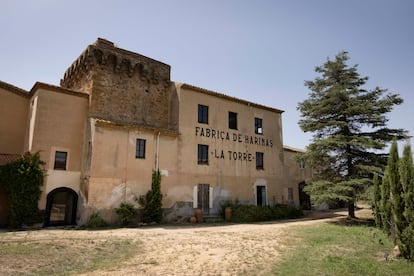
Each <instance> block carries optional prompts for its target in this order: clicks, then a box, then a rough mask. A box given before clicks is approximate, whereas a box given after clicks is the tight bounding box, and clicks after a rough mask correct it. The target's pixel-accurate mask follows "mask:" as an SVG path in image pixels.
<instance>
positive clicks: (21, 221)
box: [0, 152, 45, 228]
mask: <svg viewBox="0 0 414 276" xmlns="http://www.w3.org/2000/svg"><path fill="white" fill-rule="evenodd" d="M44 164H45V162H43V161H42V160H40V154H39V152H37V153H34V154H31V153H30V152H27V153H25V154H24V155H23V156H22V157H21V158H20V159H18V160H17V161H14V162H12V163H8V164H6V165H4V166H0V185H2V186H4V187H5V189H6V192H7V195H8V199H9V206H8V210H9V213H8V221H9V226H10V227H12V228H19V227H22V226H23V225H32V224H33V223H35V222H38V221H42V218H40V215H39V213H40V212H39V209H38V201H39V198H40V194H41V190H40V187H41V186H42V185H43V178H44V175H45V169H44Z"/></svg>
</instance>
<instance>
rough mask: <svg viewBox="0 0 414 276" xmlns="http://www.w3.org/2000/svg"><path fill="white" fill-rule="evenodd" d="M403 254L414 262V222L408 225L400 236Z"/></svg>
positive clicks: (399, 243) (399, 244)
mask: <svg viewBox="0 0 414 276" xmlns="http://www.w3.org/2000/svg"><path fill="white" fill-rule="evenodd" d="M398 246H399V248H400V252H401V255H402V256H403V257H404V258H406V259H408V260H410V261H412V262H414V224H413V223H411V224H410V225H409V226H408V227H406V228H405V229H404V230H403V232H402V234H401V237H400V240H399V242H398Z"/></svg>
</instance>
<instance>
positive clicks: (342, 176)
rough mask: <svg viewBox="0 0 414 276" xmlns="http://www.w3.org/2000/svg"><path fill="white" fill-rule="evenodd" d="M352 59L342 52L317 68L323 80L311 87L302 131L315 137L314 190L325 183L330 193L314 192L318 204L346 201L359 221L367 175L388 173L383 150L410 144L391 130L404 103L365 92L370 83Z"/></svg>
mask: <svg viewBox="0 0 414 276" xmlns="http://www.w3.org/2000/svg"><path fill="white" fill-rule="evenodd" d="M348 59H349V58H348V53H347V52H341V53H339V54H338V55H337V56H336V58H335V60H334V61H331V60H329V59H328V61H327V62H326V63H324V64H323V65H322V66H319V67H316V69H315V71H316V72H317V73H319V74H320V76H319V77H317V78H316V79H315V80H313V81H306V82H305V85H306V86H307V87H308V88H309V89H310V91H311V92H310V94H309V97H308V99H306V100H304V101H303V102H301V103H299V104H298V110H299V111H300V112H301V120H300V121H299V126H300V127H301V129H302V130H303V131H305V132H312V133H313V134H314V135H313V141H312V143H311V144H310V145H309V146H308V148H307V153H306V154H305V157H306V159H307V161H308V163H311V164H312V166H313V169H314V170H313V171H314V178H313V179H312V180H313V181H311V183H310V185H314V183H317V184H315V185H322V184H323V183H322V182H318V181H321V180H323V181H325V183H326V184H327V187H328V189H326V190H325V189H319V188H318V189H312V188H310V189H311V190H312V191H313V192H312V193H311V197H312V200H313V201H319V202H321V201H323V199H324V198H330V199H335V198H337V199H341V200H344V201H346V202H347V203H348V206H349V209H348V214H349V216H350V217H354V215H355V214H354V202H355V200H356V198H357V196H358V194H360V193H361V192H363V191H364V188H365V187H367V186H368V185H367V184H368V183H369V179H368V176H369V174H368V173H369V171H368V170H367V169H368V168H372V167H383V166H384V165H385V158H384V157H385V156H384V155H383V154H380V153H378V152H379V150H382V149H384V148H385V146H386V145H387V143H388V142H389V141H391V140H392V139H393V138H394V137H397V138H398V139H402V138H404V135H406V131H405V130H402V129H390V128H387V121H388V119H387V117H386V114H387V113H389V112H390V111H391V110H392V109H393V107H394V105H399V104H401V103H402V102H403V100H402V99H401V98H400V97H399V96H398V95H397V94H385V93H386V90H384V89H380V88H378V87H377V88H375V89H374V90H372V91H369V90H366V89H364V88H362V86H364V85H365V84H366V82H367V80H368V78H367V77H360V75H359V73H358V72H357V66H356V65H355V66H353V67H349V66H348V65H347V61H348Z"/></svg>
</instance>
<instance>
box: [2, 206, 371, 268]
mask: <svg viewBox="0 0 414 276" xmlns="http://www.w3.org/2000/svg"><path fill="white" fill-rule="evenodd" d="M363 211H364V210H362V212H363ZM365 212H366V211H365ZM359 213H361V210H360V211H359ZM345 215H346V212H336V213H326V212H322V213H317V212H314V213H312V214H311V216H310V217H309V218H308V219H300V220H295V221H289V222H272V223H260V224H234V225H233V224H229V225H221V226H210V225H203V224H196V225H194V226H193V225H191V226H189V225H185V226H182V225H177V226H165V227H143V228H123V229H112V230H101V231H85V230H79V231H73V230H62V229H56V230H50V229H47V230H39V231H30V232H18V233H16V232H14V233H1V236H2V238H8V239H11V240H14V239H17V240H18V239H25V238H27V235H28V233H30V239H31V240H38V241H39V242H41V241H42V240H48V241H50V240H55V239H60V238H61V237H64V238H65V239H68V238H76V239H79V238H82V239H83V238H84V239H111V238H114V239H123V238H127V239H131V240H138V241H140V244H141V245H140V247H139V249H138V250H137V253H136V254H135V255H134V256H133V257H132V258H130V259H128V260H127V261H125V262H122V263H119V264H118V265H117V266H115V267H112V268H111V269H110V270H105V271H93V272H88V273H86V274H83V275H240V274H247V275H252V274H254V275H261V274H268V273H269V272H271V269H272V265H273V264H274V263H276V262H277V260H278V259H280V256H281V255H283V254H284V253H285V252H286V250H288V246H289V245H288V244H287V243H286V240H285V239H284V236H286V235H287V234H288V232H289V228H290V227H293V226H300V225H310V224H318V223H321V222H323V221H329V220H336V219H340V218H344V217H345ZM357 215H358V213H357ZM4 235H6V236H4ZM25 235H26V237H25ZM0 274H1V273H0Z"/></svg>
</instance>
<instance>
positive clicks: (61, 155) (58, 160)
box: [53, 151, 68, 170]
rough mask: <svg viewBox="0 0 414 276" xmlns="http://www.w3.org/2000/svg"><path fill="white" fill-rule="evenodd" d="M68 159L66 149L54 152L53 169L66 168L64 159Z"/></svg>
mask: <svg viewBox="0 0 414 276" xmlns="http://www.w3.org/2000/svg"><path fill="white" fill-rule="evenodd" d="M67 159H68V153H67V152H66V151H56V152H55V163H54V165H53V169H55V170H66V161H67Z"/></svg>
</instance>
